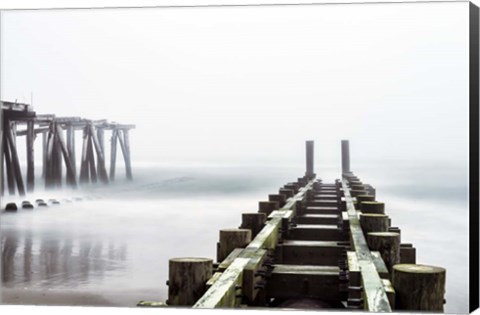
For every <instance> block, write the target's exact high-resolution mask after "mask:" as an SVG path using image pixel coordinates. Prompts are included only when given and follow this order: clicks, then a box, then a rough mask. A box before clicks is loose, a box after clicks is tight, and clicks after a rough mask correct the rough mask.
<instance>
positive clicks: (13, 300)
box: [1, 288, 159, 307]
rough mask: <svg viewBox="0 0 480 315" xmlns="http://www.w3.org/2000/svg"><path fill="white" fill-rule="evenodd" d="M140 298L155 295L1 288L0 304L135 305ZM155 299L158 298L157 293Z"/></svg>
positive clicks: (143, 298) (146, 298)
mask: <svg viewBox="0 0 480 315" xmlns="http://www.w3.org/2000/svg"><path fill="white" fill-rule="evenodd" d="M149 297H150V298H149ZM140 300H155V295H154V294H153V293H152V292H138V293H135V294H132V293H131V292H123V293H122V292H111V293H105V292H102V293H100V292H99V293H92V292H91V291H90V292H86V291H85V292H82V291H78V290H75V291H74V290H71V291H69V290H38V289H33V290H32V289H19V288H2V289H1V304H6V305H52V306H116V307H135V306H136V303H137V302H139V301H140ZM157 300H159V298H158V295H157Z"/></svg>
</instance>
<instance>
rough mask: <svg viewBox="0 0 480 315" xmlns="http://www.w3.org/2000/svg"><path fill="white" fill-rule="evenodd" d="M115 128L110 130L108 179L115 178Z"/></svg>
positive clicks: (116, 136)
mask: <svg viewBox="0 0 480 315" xmlns="http://www.w3.org/2000/svg"><path fill="white" fill-rule="evenodd" d="M117 138H118V135H117V130H115V129H114V130H112V139H111V148H110V180H111V181H112V180H114V179H115V167H116V163H117Z"/></svg>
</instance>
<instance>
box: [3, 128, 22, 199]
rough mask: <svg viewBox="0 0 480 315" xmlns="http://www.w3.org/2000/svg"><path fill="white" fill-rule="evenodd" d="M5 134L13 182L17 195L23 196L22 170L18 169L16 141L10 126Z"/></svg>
mask: <svg viewBox="0 0 480 315" xmlns="http://www.w3.org/2000/svg"><path fill="white" fill-rule="evenodd" d="M5 132H6V133H7V141H8V146H9V148H10V154H11V156H10V157H11V162H12V164H13V170H14V172H13V173H14V174H15V181H16V182H17V189H18V193H19V195H20V196H25V186H24V185H23V178H22V169H21V168H20V161H19V160H18V153H17V147H16V141H15V139H14V137H13V135H14V132H13V131H12V129H11V128H10V126H7V129H6V130H5Z"/></svg>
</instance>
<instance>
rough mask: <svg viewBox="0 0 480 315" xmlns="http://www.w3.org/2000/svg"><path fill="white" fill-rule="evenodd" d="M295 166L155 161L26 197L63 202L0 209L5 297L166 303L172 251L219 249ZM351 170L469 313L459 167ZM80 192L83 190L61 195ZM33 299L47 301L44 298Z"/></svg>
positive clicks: (327, 173) (327, 175)
mask: <svg viewBox="0 0 480 315" xmlns="http://www.w3.org/2000/svg"><path fill="white" fill-rule="evenodd" d="M303 172H304V170H303V166H290V167H275V166H245V167H241V166H236V167H211V166H210V167H198V166H197V167H184V168H178V167H176V168H173V167H168V168H166V167H159V166H157V167H153V166H152V165H151V166H150V167H149V168H142V169H136V170H135V180H134V182H132V183H126V182H124V181H123V180H119V181H118V182H117V183H115V184H114V185H112V186H110V187H107V188H96V189H93V188H92V189H90V190H87V191H85V190H79V191H63V192H61V193H54V192H46V193H41V192H38V193H36V194H35V195H34V196H32V197H29V198H28V199H30V200H32V201H33V200H34V199H35V198H37V197H38V198H44V199H49V198H57V199H59V200H60V201H62V204H61V205H58V206H53V205H52V206H50V207H48V208H36V209H35V210H33V211H28V210H19V211H18V213H14V214H10V213H3V215H2V217H1V240H2V284H3V289H4V291H3V292H4V295H3V303H21V304H29V303H35V302H32V299H31V298H29V297H30V295H29V294H31V293H32V294H34V293H35V292H45V291H48V293H49V294H51V295H52V294H53V295H54V294H57V292H58V294H60V293H62V294H65V293H69V294H73V295H75V294H93V295H95V296H99V297H102V299H103V300H102V301H105V304H107V305H121V306H134V305H135V304H136V303H137V302H138V301H139V300H157V301H158V300H162V301H164V300H166V298H167V286H166V284H165V281H166V279H167V274H168V259H169V258H172V257H179V256H180V257H181V256H200V257H210V258H215V248H216V242H217V241H218V230H219V229H221V228H227V227H238V226H239V224H240V222H241V213H242V212H252V211H257V203H258V201H260V200H266V196H267V194H269V193H274V192H275V191H277V190H278V188H279V187H280V186H282V185H283V184H285V183H286V182H289V181H294V180H296V178H297V177H299V176H302V175H303ZM356 173H357V175H359V176H360V178H361V179H362V180H363V181H364V182H366V183H371V184H372V185H373V186H374V187H376V189H377V200H379V201H384V202H385V203H386V212H387V213H388V214H389V215H390V217H391V218H392V225H393V226H398V227H400V229H401V231H402V242H403V243H413V244H414V246H415V247H416V248H417V262H418V263H424V264H432V265H439V266H443V267H446V268H447V294H446V299H447V304H446V311H447V312H455V313H461V312H466V311H467V310H468V308H467V306H468V305H467V303H468V204H467V187H468V185H467V182H466V179H467V174H466V172H465V170H464V168H463V167H452V168H443V169H438V170H435V172H432V169H430V168H429V166H428V165H410V166H408V167H405V168H402V167H390V166H389V165H383V166H382V165H381V166H378V165H377V166H375V167H372V166H369V165H363V166H362V165H359V166H358V168H357V172H356ZM317 174H318V176H319V177H321V178H322V179H324V181H325V182H333V180H334V179H335V178H338V174H339V170H338V169H337V168H335V167H331V168H323V169H322V168H320V169H318V168H317ZM426 174H428V176H426ZM432 174H434V175H433V176H432ZM77 196H83V197H85V196H88V199H87V198H84V199H83V200H82V201H74V202H72V203H67V202H66V201H63V199H64V198H69V199H71V198H72V197H77ZM20 201H21V200H20ZM42 294H44V293H42ZM12 296H15V297H16V298H15V299H13V298H12ZM35 301H37V303H40V304H42V303H52V302H42V301H43V300H42V297H40V298H38V299H36V300H35ZM49 301H50V300H49ZM64 301H67V300H64ZM70 303H71V302H70ZM83 303H85V302H83ZM86 303H88V301H87V302H86ZM55 304H65V302H63V303H62V301H60V302H58V301H57V302H55ZM67 304H68V303H67ZM92 304H94V303H93V302H92ZM100 304H102V303H100Z"/></svg>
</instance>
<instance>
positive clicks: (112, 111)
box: [1, 2, 469, 167]
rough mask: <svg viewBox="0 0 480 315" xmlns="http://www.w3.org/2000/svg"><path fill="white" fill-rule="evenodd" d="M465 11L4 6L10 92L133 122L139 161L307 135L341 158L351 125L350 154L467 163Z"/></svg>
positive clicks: (287, 147)
mask: <svg viewBox="0 0 480 315" xmlns="http://www.w3.org/2000/svg"><path fill="white" fill-rule="evenodd" d="M467 14H468V3H465V2H464V3H409V4H393V3H390V4H365V5H307V6H265V7H211V8H206V7H203V8H157V9H151V8H150V9H104V10H76V11H74V10H57V11H55V10H50V11H18V12H15V11H9V12H2V33H1V36H2V42H1V44H2V45H1V49H2V50H1V53H2V56H1V58H2V59H1V69H2V71H1V88H2V89H1V93H2V96H1V97H2V100H9V101H14V100H18V101H19V102H26V103H29V102H30V101H31V99H32V95H33V104H34V107H35V110H36V111H37V112H38V113H42V114H43V113H54V114H57V115H59V116H62V115H63V116H82V117H85V118H92V119H102V118H106V119H109V120H113V121H118V122H122V123H129V124H136V126H137V128H136V129H135V130H134V131H132V132H131V143H132V158H133V160H134V163H139V162H140V161H145V162H152V161H155V162H159V163H163V164H169V163H185V164H187V163H188V164H192V163H194V164H224V163H225V164H229V163H230V164H232V163H233V164H235V163H240V164H242V163H257V162H262V163H263V162H266V163H277V164H288V163H298V162H300V163H303V150H304V140H308V139H313V140H315V141H316V155H317V157H316V163H317V164H318V163H334V164H339V159H340V145H339V141H340V139H343V138H348V139H351V141H352V151H353V152H355V155H354V157H353V156H352V159H353V160H352V166H354V165H355V163H358V164H360V163H363V162H369V161H372V162H374V161H376V160H392V161H431V162H432V165H437V164H438V165H439V166H440V167H441V166H442V165H444V163H450V162H453V163H455V164H457V165H465V166H466V163H467V159H468V157H467V156H468V62H469V60H468V19H466V18H465V17H466V16H468V15H467ZM37 142H38V141H37ZM299 156H300V160H299ZM37 158H40V157H39V156H37Z"/></svg>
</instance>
